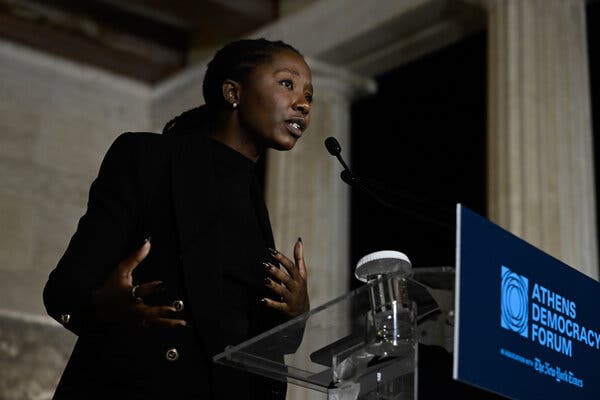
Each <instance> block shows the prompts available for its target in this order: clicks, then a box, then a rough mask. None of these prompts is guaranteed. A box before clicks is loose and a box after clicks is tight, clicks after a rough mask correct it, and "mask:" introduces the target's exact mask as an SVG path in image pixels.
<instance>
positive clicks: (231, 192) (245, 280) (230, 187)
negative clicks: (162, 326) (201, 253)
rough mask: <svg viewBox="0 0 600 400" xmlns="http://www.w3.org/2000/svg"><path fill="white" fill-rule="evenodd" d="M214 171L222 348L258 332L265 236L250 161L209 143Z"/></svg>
mask: <svg viewBox="0 0 600 400" xmlns="http://www.w3.org/2000/svg"><path fill="white" fill-rule="evenodd" d="M211 149H212V152H213V161H214V167H215V183H216V187H215V191H216V194H217V198H218V199H219V201H218V203H219V209H218V211H217V212H218V217H219V220H220V221H221V228H222V238H221V245H222V254H224V255H226V256H225V258H224V259H223V260H222V264H221V265H222V271H221V273H222V278H223V282H222V283H223V285H222V288H223V292H222V299H221V313H222V315H223V316H227V317H226V318H223V319H221V328H222V329H223V335H224V344H225V345H236V344H239V343H240V342H243V341H244V340H246V339H248V338H250V337H251V336H254V335H255V334H257V333H259V331H258V329H259V327H258V326H256V324H255V322H256V321H257V319H259V318H260V317H261V315H260V308H259V307H257V305H258V304H259V299H260V298H261V297H262V296H264V278H265V276H266V275H265V271H264V267H263V266H262V265H261V262H262V261H266V260H267V258H266V254H267V248H268V247H269V246H268V244H267V240H268V239H267V238H265V237H264V235H263V232H262V230H261V228H260V224H259V222H258V218H257V210H258V207H259V204H258V202H262V201H263V198H262V195H261V194H260V188H259V187H258V181H257V177H256V173H255V163H254V162H253V161H252V160H250V159H248V158H246V157H245V156H244V155H242V154H241V153H238V152H237V151H235V150H233V149H232V148H230V147H228V146H226V145H224V144H222V143H220V142H218V141H216V140H211Z"/></svg>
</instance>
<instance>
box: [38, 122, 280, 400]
mask: <svg viewBox="0 0 600 400" xmlns="http://www.w3.org/2000/svg"><path fill="white" fill-rule="evenodd" d="M171 128H173V127H172V126H169V127H168V129H171ZM192 128H193V129H192ZM197 128H198V127H197V126H196V127H189V126H186V124H182V127H181V128H180V129H179V131H178V132H177V134H168V135H164V134H163V135H158V134H152V133H125V134H122V135H121V136H119V137H118V138H117V139H116V141H115V142H114V143H113V145H112V146H111V147H110V149H109V151H108V152H107V154H106V156H105V158H104V160H103V162H102V165H101V167H100V172H99V174H98V177H97V179H96V180H95V181H94V182H93V184H92V186H91V188H90V194H89V202H88V208H87V211H86V213H85V214H84V215H83V217H82V218H81V219H80V221H79V224H78V227H77V231H76V232H75V234H74V235H73V237H72V239H71V241H70V243H69V245H68V248H67V250H66V252H65V254H64V255H63V257H62V258H61V260H60V261H59V263H58V265H57V266H56V268H55V269H54V270H53V271H52V272H51V273H50V276H49V279H48V282H47V284H46V287H45V289H44V303H45V305H46V309H47V311H48V314H49V315H50V316H52V317H53V318H55V319H56V320H57V321H59V322H60V323H62V324H63V325H64V326H65V327H66V328H67V329H69V330H71V331H73V332H74V333H75V334H77V335H78V336H79V338H78V340H77V343H76V346H75V349H74V350H73V354H72V355H71V358H70V360H69V363H68V365H67V367H66V369H65V372H64V373H63V376H62V378H61V382H60V383H59V387H58V389H57V391H56V394H55V398H56V399H60V398H75V397H81V396H82V393H86V396H87V397H90V396H92V395H94V394H97V395H98V397H102V396H105V395H114V394H115V393H119V392H124V393H127V395H128V396H129V397H130V398H131V397H133V398H135V396H140V398H152V397H156V398H162V397H164V396H170V397H173V398H175V397H176V398H178V399H179V398H187V397H189V398H206V399H209V398H210V399H212V398H214V399H216V398H223V399H228V398H238V396H237V395H233V394H231V393H232V391H231V390H232V389H233V388H234V387H235V385H233V386H232V385H229V386H228V387H224V386H226V385H225V384H224V383H223V382H224V380H235V379H237V378H238V375H239V373H238V372H236V371H233V370H232V369H223V368H221V367H217V366H215V365H213V364H212V361H211V357H212V356H213V355H214V354H217V353H219V352H221V351H222V350H223V348H224V345H225V344H224V343H221V340H220V329H219V317H220V316H219V315H218V313H217V312H216V311H217V309H216V307H215V304H218V299H219V297H220V293H221V286H220V282H221V277H220V273H221V267H220V259H221V257H222V254H221V253H220V242H221V235H222V232H221V227H220V223H219V220H218V218H217V216H216V213H215V212H214V211H215V210H216V206H217V204H216V202H217V199H216V196H215V194H214V193H213V191H212V190H211V188H213V187H214V180H215V177H214V170H213V164H212V156H211V152H210V146H209V145H208V140H209V139H208V137H207V136H206V135H205V134H203V133H202V132H200V133H199V132H198V130H197ZM261 204H262V207H261V209H260V210H259V213H258V214H259V216H258V217H259V224H260V226H261V229H262V230H263V234H264V237H266V238H269V242H270V243H269V244H270V245H271V246H272V245H273V237H272V232H271V226H270V223H269V217H268V213H267V210H266V207H264V203H262V202H261ZM147 236H151V237H152V248H151V250H150V253H149V255H148V256H147V257H146V259H145V260H144V261H143V262H142V264H140V265H139V266H138V268H137V269H136V270H135V271H134V276H133V278H134V284H135V283H143V282H150V281H154V280H161V281H163V282H165V288H166V290H165V292H164V293H163V294H162V296H161V298H160V299H157V302H159V303H162V304H170V303H171V302H172V301H175V300H181V301H183V302H184V304H185V307H184V311H183V313H184V314H183V315H184V317H185V318H186V319H188V321H189V322H190V323H189V324H188V327H185V328H183V327H182V328H175V329H160V328H143V327H141V326H140V325H138V324H133V325H132V326H127V327H125V326H102V325H100V324H99V323H98V321H97V320H96V319H95V317H94V314H93V311H92V307H91V294H92V292H93V291H94V290H95V289H97V288H98V287H100V286H101V285H102V284H103V283H104V282H105V281H106V279H107V277H108V276H109V274H110V273H111V272H112V271H113V270H114V268H115V267H116V265H117V264H118V263H119V261H120V260H121V259H123V258H124V257H125V256H127V255H129V254H131V252H132V251H134V250H135V249H136V248H138V247H139V246H140V245H141V244H142V241H143V239H144V238H145V237H147ZM282 321H283V320H282V318H281V317H280V316H279V314H276V313H275V312H270V313H267V317H266V322H265V324H264V327H265V329H267V328H270V327H272V326H275V325H277V324H278V323H281V322H282ZM173 349H176V350H177V354H178V357H177V360H176V361H168V360H167V356H166V354H167V352H168V351H169V350H171V356H172V355H173V353H172V350H173ZM171 358H172V357H171ZM242 375H243V374H242ZM240 379H243V377H242V378H240ZM249 382H251V384H252V385H254V386H256V387H255V388H254V389H255V390H254V392H255V393H257V394H256V395H255V397H256V398H260V399H268V398H274V399H276V398H282V397H283V396H284V394H285V385H284V384H282V383H280V382H275V381H263V380H261V379H254V378H252V379H249ZM221 388H223V389H225V390H223V391H221V390H220V389H221ZM245 394H246V395H245V396H242V397H243V398H250V397H249V396H248V393H247V392H246V393H245Z"/></svg>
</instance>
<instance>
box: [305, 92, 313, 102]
mask: <svg viewBox="0 0 600 400" xmlns="http://www.w3.org/2000/svg"><path fill="white" fill-rule="evenodd" d="M304 98H305V99H306V101H308V102H309V103H312V101H313V95H312V94H307V95H306V96H304Z"/></svg>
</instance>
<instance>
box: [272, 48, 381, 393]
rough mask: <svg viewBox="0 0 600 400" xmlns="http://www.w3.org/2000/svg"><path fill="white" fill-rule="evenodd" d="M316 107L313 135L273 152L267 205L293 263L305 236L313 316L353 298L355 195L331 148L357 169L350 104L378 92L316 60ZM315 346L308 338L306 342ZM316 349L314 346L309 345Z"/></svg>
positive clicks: (292, 388)
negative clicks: (328, 142)
mask: <svg viewBox="0 0 600 400" xmlns="http://www.w3.org/2000/svg"><path fill="white" fill-rule="evenodd" d="M308 62H309V65H310V66H311V69H312V73H313V85H314V87H315V100H314V104H313V109H312V117H311V118H312V121H311V126H310V128H309V130H308V131H307V132H306V133H305V135H304V136H303V137H302V138H301V140H300V141H299V142H298V143H297V144H296V147H295V148H294V149H293V150H292V151H289V152H277V151H270V152H269V154H268V155H267V164H266V183H265V186H266V187H265V189H266V201H267V205H268V208H269V213H270V217H271V223H272V225H273V233H274V236H275V241H276V245H277V247H278V249H279V250H280V251H282V252H284V253H285V254H287V255H288V256H290V257H291V256H292V249H293V244H294V243H295V241H296V239H297V238H298V236H301V237H302V240H303V243H304V246H305V259H306V262H307V265H308V274H309V283H308V285H309V295H310V300H311V308H315V307H317V306H319V305H322V304H323V303H325V302H327V301H329V300H332V299H334V298H335V297H338V296H340V295H342V294H344V293H346V292H348V290H349V283H350V273H351V268H352V266H351V265H350V264H349V262H350V246H349V242H350V221H349V217H350V190H349V188H348V186H347V185H346V184H345V183H343V182H342V181H341V180H340V177H339V174H340V172H341V170H342V167H341V166H340V165H339V163H338V161H337V160H336V159H335V157H333V156H331V155H329V153H328V152H327V150H326V149H325V146H324V141H325V139H326V138H327V137H329V136H334V137H336V138H337V139H338V141H339V142H340V144H341V146H342V156H344V157H345V159H346V160H347V161H348V162H349V161H350V160H349V155H350V153H349V151H350V103H351V100H352V99H353V98H354V97H355V96H358V95H361V94H366V93H369V92H374V90H375V84H374V82H373V81H371V80H368V79H362V78H358V77H356V76H353V75H351V74H349V73H347V72H346V71H344V70H340V69H337V68H333V67H330V66H327V65H324V64H322V63H318V62H317V61H314V60H308ZM307 340H308V341H310V337H305V340H304V342H306V341H307ZM304 342H303V346H309V347H310V343H304ZM321 397H322V394H320V393H318V392H315V391H313V390H305V389H303V388H301V387H298V386H295V385H289V393H288V399H290V400H296V399H320V398H321Z"/></svg>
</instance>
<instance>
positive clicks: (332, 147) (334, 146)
mask: <svg viewBox="0 0 600 400" xmlns="http://www.w3.org/2000/svg"><path fill="white" fill-rule="evenodd" d="M325 147H327V151H328V152H329V154H331V155H332V156H337V155H339V154H340V153H341V152H342V147H341V146H340V144H339V142H338V141H337V139H336V138H334V137H333V136H329V137H328V138H327V139H325Z"/></svg>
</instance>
